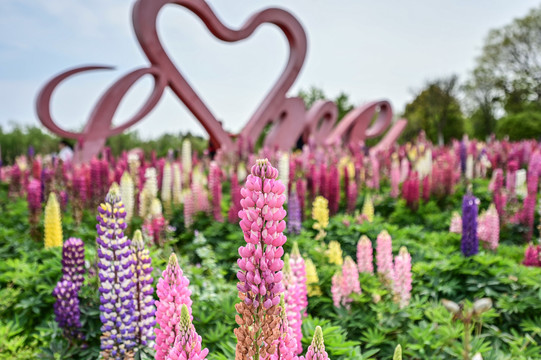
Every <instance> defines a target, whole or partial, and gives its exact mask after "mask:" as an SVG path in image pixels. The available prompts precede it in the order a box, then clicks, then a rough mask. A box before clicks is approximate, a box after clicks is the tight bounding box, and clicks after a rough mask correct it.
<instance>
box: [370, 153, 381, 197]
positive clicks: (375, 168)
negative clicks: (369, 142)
mask: <svg viewBox="0 0 541 360" xmlns="http://www.w3.org/2000/svg"><path fill="white" fill-rule="evenodd" d="M370 165H371V166H372V189H376V190H379V167H380V166H379V160H378V158H377V157H376V155H375V154H373V153H371V154H370Z"/></svg>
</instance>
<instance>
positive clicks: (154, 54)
mask: <svg viewBox="0 0 541 360" xmlns="http://www.w3.org/2000/svg"><path fill="white" fill-rule="evenodd" d="M167 4H176V5H180V6H183V7H185V8H187V9H188V10H190V11H192V12H193V13H194V14H195V15H196V16H198V17H199V18H200V19H201V20H202V21H203V23H204V24H205V26H206V27H207V29H208V30H209V31H210V32H211V33H212V35H214V36H215V37H216V38H217V39H220V40H222V41H227V42H237V41H241V40H244V39H246V38H248V37H249V36H251V35H252V34H253V33H254V31H255V30H256V29H257V28H258V27H259V26H261V25H262V24H266V23H268V24H274V25H276V26H277V27H278V28H279V29H280V30H281V31H282V32H283V33H284V35H285V36H286V38H287V40H288V43H289V59H288V62H287V65H286V67H285V69H284V70H283V72H282V74H281V75H280V77H279V78H278V80H277V81H276V82H275V84H274V85H273V87H272V88H271V90H270V91H269V93H268V94H267V96H265V98H264V100H263V102H262V103H261V104H260V106H259V107H258V108H257V110H256V111H255V113H254V114H253V115H252V117H251V118H250V120H249V121H248V123H247V124H246V126H245V127H244V128H243V130H242V131H241V135H244V136H245V137H248V136H250V135H252V134H259V133H261V131H262V130H263V128H264V127H265V125H266V124H267V123H268V122H270V121H272V120H274V119H276V118H277V117H278V115H279V112H280V111H281V110H282V109H283V108H284V103H285V102H286V93H287V91H288V90H289V88H290V87H291V85H293V83H294V81H295V79H296V78H297V76H298V74H299V72H300V70H301V68H302V65H303V63H304V59H305V57H306V43H307V41H306V34H305V33H304V30H303V28H302V26H301V25H300V23H299V22H298V21H297V19H295V18H294V17H293V16H292V15H291V14H290V13H288V12H286V11H284V10H281V9H266V10H263V11H260V12H258V13H255V14H254V15H252V16H251V17H250V18H249V19H248V20H247V21H246V23H245V24H244V25H242V27H241V28H240V29H238V30H233V29H231V28H228V27H227V26H225V25H224V24H223V23H222V22H221V21H220V20H219V19H218V18H217V17H216V15H215V14H214V12H213V11H212V9H211V8H210V7H209V6H208V4H207V3H206V2H204V1H194V0H138V1H137V2H136V3H135V6H134V8H133V26H134V30H135V35H136V36H137V40H138V41H139V44H140V45H141V48H142V49H143V51H144V52H145V55H146V56H147V58H148V59H149V61H150V63H151V64H152V66H154V67H157V68H159V69H160V70H161V71H162V73H163V74H164V75H165V76H166V77H167V81H168V85H169V87H170V88H171V89H172V90H173V92H174V93H175V94H176V95H177V96H178V97H179V99H180V100H181V101H182V102H183V103H184V104H185V105H186V106H187V107H188V109H189V110H190V111H191V112H192V113H193V114H194V115H195V117H196V118H197V119H198V120H199V121H200V122H201V124H202V125H203V127H204V128H205V130H206V131H207V132H208V133H209V135H210V137H211V139H212V140H213V141H216V142H217V143H218V144H220V145H221V146H222V147H225V148H228V147H230V146H232V142H231V139H230V138H229V135H228V134H227V132H226V131H225V130H224V129H223V127H222V126H221V125H220V123H219V122H218V120H217V119H216V117H215V116H214V115H213V114H212V113H211V111H210V110H209V109H208V107H207V106H206V105H205V103H204V102H203V100H202V99H201V98H200V97H199V95H198V94H197V93H196V92H195V91H194V90H193V88H192V87H191V85H190V84H189V83H188V81H187V80H186V79H185V78H184V76H183V75H182V72H181V71H179V70H178V69H177V67H176V66H175V65H174V64H173V62H172V61H171V59H170V57H169V56H168V55H167V53H166V52H165V50H164V48H163V46H162V44H161V42H160V39H159V37H158V32H157V26H156V25H157V24H156V21H157V17H158V13H159V11H160V10H161V9H162V8H163V7H164V6H165V5H167Z"/></svg>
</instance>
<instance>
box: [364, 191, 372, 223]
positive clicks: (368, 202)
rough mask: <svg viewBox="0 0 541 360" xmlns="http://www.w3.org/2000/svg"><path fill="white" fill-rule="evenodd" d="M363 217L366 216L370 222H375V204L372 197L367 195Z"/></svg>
mask: <svg viewBox="0 0 541 360" xmlns="http://www.w3.org/2000/svg"><path fill="white" fill-rule="evenodd" d="M362 215H364V217H365V218H366V220H367V221H368V222H372V221H374V203H373V202H372V198H371V197H370V195H366V197H365V198H364V204H363V210H362Z"/></svg>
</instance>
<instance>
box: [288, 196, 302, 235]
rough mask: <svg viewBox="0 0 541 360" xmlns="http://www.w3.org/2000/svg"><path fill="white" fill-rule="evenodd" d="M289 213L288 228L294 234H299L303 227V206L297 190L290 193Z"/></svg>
mask: <svg viewBox="0 0 541 360" xmlns="http://www.w3.org/2000/svg"><path fill="white" fill-rule="evenodd" d="M288 215H289V218H288V223H287V229H288V230H289V232H290V233H292V234H299V233H300V232H301V228H302V222H301V206H300V204H299V197H298V196H297V193H296V192H295V190H292V191H291V192H290V193H289V204H288Z"/></svg>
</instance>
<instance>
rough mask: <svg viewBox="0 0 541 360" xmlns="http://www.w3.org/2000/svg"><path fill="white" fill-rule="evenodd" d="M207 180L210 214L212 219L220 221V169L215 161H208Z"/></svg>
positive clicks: (222, 219) (221, 218) (221, 217)
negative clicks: (210, 201)
mask: <svg viewBox="0 0 541 360" xmlns="http://www.w3.org/2000/svg"><path fill="white" fill-rule="evenodd" d="M208 182H209V190H210V192H211V194H212V196H211V197H212V215H213V216H214V220H216V221H219V222H222V221H224V217H223V216H222V170H221V169H220V167H219V166H218V164H217V163H216V162H215V161H212V162H211V163H210V168H209V181H208Z"/></svg>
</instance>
